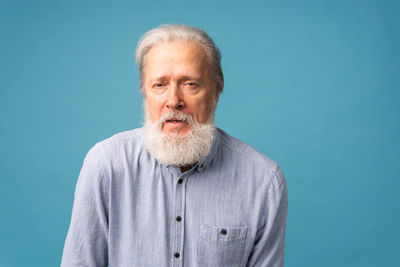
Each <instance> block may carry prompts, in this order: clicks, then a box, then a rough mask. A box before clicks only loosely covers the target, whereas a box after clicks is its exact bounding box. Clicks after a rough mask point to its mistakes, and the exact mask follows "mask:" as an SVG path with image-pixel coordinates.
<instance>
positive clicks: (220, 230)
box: [200, 224, 247, 245]
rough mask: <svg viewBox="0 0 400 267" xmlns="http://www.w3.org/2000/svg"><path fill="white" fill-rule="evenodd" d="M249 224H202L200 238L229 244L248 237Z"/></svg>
mask: <svg viewBox="0 0 400 267" xmlns="http://www.w3.org/2000/svg"><path fill="white" fill-rule="evenodd" d="M246 234H247V226H241V227H223V226H221V227H220V226H212V225H207V224H201V225H200V238H201V239H203V240H205V241H208V242H211V243H216V244H221V245H228V244H231V243H233V242H235V241H239V240H243V239H246Z"/></svg>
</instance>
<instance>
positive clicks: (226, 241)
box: [197, 224, 247, 267]
mask: <svg viewBox="0 0 400 267" xmlns="http://www.w3.org/2000/svg"><path fill="white" fill-rule="evenodd" d="M246 234H247V227H246V226H244V227H216V226H210V225H207V224H201V225H200V236H199V241H198V247H197V266H213V267H215V266H219V267H224V266H229V267H235V266H240V263H241V261H242V256H243V250H244V244H245V241H246Z"/></svg>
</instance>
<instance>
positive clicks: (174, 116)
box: [158, 110, 194, 126]
mask: <svg viewBox="0 0 400 267" xmlns="http://www.w3.org/2000/svg"><path fill="white" fill-rule="evenodd" d="M169 120H179V121H184V122H186V123H188V124H189V126H193V124H194V119H193V117H192V116H191V115H189V114H186V113H185V112H183V111H180V110H174V111H168V112H167V113H165V114H163V115H162V116H161V117H160V119H159V120H158V124H159V125H163V124H164V123H165V122H167V121H169Z"/></svg>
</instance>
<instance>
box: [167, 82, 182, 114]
mask: <svg viewBox="0 0 400 267" xmlns="http://www.w3.org/2000/svg"><path fill="white" fill-rule="evenodd" d="M183 106H184V102H183V99H182V97H181V92H180V90H179V88H178V86H177V85H176V84H171V85H170V87H169V88H168V95H167V108H169V109H181V108H183Z"/></svg>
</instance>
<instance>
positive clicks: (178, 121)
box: [165, 119, 185, 123]
mask: <svg viewBox="0 0 400 267" xmlns="http://www.w3.org/2000/svg"><path fill="white" fill-rule="evenodd" d="M165 122H169V123H184V122H185V121H182V120H175V119H172V120H166V121H165Z"/></svg>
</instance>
